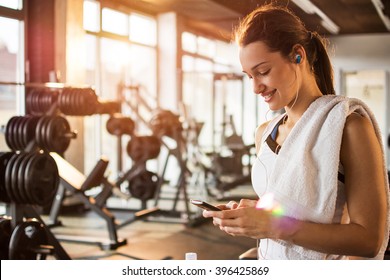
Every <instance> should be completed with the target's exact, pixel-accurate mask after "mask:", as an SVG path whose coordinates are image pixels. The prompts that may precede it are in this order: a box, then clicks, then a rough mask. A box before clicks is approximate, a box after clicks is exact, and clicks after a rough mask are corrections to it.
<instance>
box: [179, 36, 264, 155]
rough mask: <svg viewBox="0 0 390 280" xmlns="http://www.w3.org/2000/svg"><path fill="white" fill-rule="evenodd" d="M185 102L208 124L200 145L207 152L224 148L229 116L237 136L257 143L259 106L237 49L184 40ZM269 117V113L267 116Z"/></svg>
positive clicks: (201, 39)
mask: <svg viewBox="0 0 390 280" xmlns="http://www.w3.org/2000/svg"><path fill="white" fill-rule="evenodd" d="M181 43H182V49H183V56H182V69H183V102H184V104H185V105H186V107H187V108H188V111H189V112H190V113H191V115H192V116H193V117H194V118H195V119H196V120H197V121H199V122H204V126H203V129H202V132H201V134H200V137H199V143H200V145H201V146H203V147H204V148H205V149H207V150H211V149H215V147H216V146H221V144H222V142H223V137H224V136H223V135H222V134H223V133H224V132H226V135H225V136H227V135H228V134H230V133H232V131H231V126H230V130H229V129H226V131H224V129H225V125H226V122H228V121H229V119H230V118H229V116H232V119H233V122H234V126H235V129H236V132H237V133H238V134H240V135H242V137H243V140H244V142H245V143H247V144H251V143H253V140H254V139H253V138H254V131H255V128H256V126H257V124H258V120H257V116H258V112H257V110H258V108H257V107H258V104H257V103H258V102H257V100H256V98H255V95H253V94H250V92H251V90H250V85H249V84H248V81H247V79H245V78H244V77H243V76H242V73H241V66H240V64H239V61H238V51H237V48H236V46H235V45H233V44H229V43H226V42H221V41H217V40H210V39H207V38H204V37H202V36H198V35H196V34H193V33H190V32H183V33H182V36H181ZM264 114H265V113H264Z"/></svg>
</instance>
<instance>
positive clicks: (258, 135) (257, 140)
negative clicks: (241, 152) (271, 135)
mask: <svg viewBox="0 0 390 280" xmlns="http://www.w3.org/2000/svg"><path fill="white" fill-rule="evenodd" d="M270 122H271V121H266V122H264V123H262V124H260V125H259V126H258V127H257V128H256V132H255V145H256V153H258V152H259V150H260V144H261V143H260V141H261V137H262V136H263V133H264V131H265V129H266V128H267V126H268V124H269V123H270Z"/></svg>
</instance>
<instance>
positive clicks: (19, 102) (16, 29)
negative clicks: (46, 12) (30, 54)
mask: <svg viewBox="0 0 390 280" xmlns="http://www.w3.org/2000/svg"><path fill="white" fill-rule="evenodd" d="M0 5H1V6H4V7H7V8H12V9H22V6H21V2H20V1H0ZM6 16H7V17H1V16H0V82H3V83H9V84H8V85H7V84H3V85H0V126H5V125H6V124H7V122H8V120H9V119H10V118H11V117H12V116H15V115H21V114H23V112H24V87H23V86H16V85H15V84H16V83H23V82H24V21H23V20H20V18H19V19H16V18H12V16H11V15H6ZM6 150H9V148H8V146H7V145H6V143H5V139H4V134H0V151H6Z"/></svg>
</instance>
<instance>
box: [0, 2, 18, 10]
mask: <svg viewBox="0 0 390 280" xmlns="http://www.w3.org/2000/svg"><path fill="white" fill-rule="evenodd" d="M0 6H3V7H6V8H10V9H14V10H21V9H22V6H23V4H22V0H0Z"/></svg>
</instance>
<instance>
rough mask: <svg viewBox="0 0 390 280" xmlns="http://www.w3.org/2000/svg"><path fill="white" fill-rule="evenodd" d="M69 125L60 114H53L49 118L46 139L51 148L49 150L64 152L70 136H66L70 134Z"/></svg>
mask: <svg viewBox="0 0 390 280" xmlns="http://www.w3.org/2000/svg"><path fill="white" fill-rule="evenodd" d="M70 132H71V131H70V125H69V123H68V121H67V120H66V119H65V118H63V117H60V116H55V117H53V118H52V119H51V121H50V122H49V124H48V128H47V132H46V139H47V140H49V139H50V140H49V141H48V145H49V147H50V148H51V150H50V151H53V152H56V153H59V154H62V153H64V152H65V151H66V150H67V149H68V147H69V145H70V141H71V138H70V137H68V135H69V134H70Z"/></svg>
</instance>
